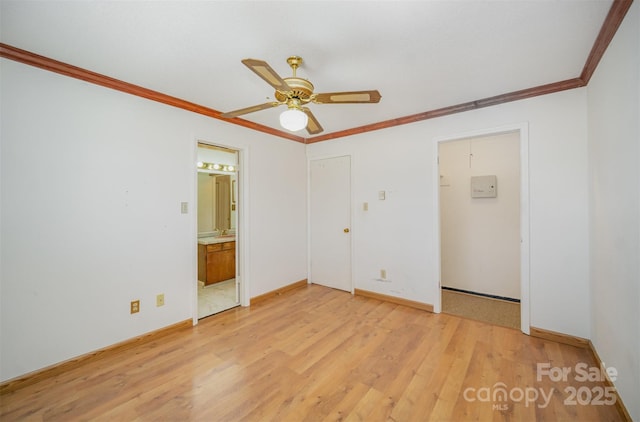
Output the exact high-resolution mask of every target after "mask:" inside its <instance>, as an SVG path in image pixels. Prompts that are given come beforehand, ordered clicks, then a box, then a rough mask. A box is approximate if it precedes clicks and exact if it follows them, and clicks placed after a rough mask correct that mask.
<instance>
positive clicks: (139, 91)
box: [0, 0, 633, 144]
mask: <svg viewBox="0 0 640 422" xmlns="http://www.w3.org/2000/svg"><path fill="white" fill-rule="evenodd" d="M632 3H633V0H614V1H613V3H612V5H611V8H610V9H609V13H608V14H607V17H606V18H605V20H604V23H603V24H602V27H601V29H600V32H599V34H598V37H597V38H596V40H595V43H594V45H593V47H592V49H591V52H590V54H589V56H588V57H587V60H586V63H585V65H584V68H583V69H582V73H581V74H580V76H579V77H577V78H573V79H567V80H565V81H560V82H554V83H550V84H546V85H540V86H536V87H533V88H528V89H523V90H520V91H514V92H509V93H506V94H501V95H496V96H494V97H488V98H483V99H480V100H476V101H470V102H467V103H462V104H458V105H453V106H448V107H444V108H439V109H436V110H429V111H425V112H422V113H417V114H412V115H409V116H404V117H398V118H395V119H390V120H384V121H381V122H377V123H372V124H368V125H364V126H358V127H354V128H351V129H346V130H341V131H337V132H331V133H327V134H323V135H318V136H313V137H310V138H304V137H301V136H297V135H293V134H291V133H288V132H285V131H282V130H278V129H274V128H272V127H269V126H265V125H261V124H259V123H254V122H250V121H248V120H245V119H241V118H239V117H235V118H232V119H225V118H223V117H221V114H222V112H220V111H218V110H214V109H212V108H209V107H205V106H201V105H198V104H195V103H192V102H189V101H186V100H182V99H180V98H176V97H172V96H170V95H167V94H163V93H161V92H157V91H153V90H150V89H147V88H144V87H141V86H138V85H134V84H130V83H128V82H124V81H120V80H118V79H114V78H111V77H109V76H105V75H102V74H99V73H96V72H92V71H90V70H86V69H82V68H80V67H77V66H73V65H70V64H67V63H63V62H60V61H57V60H53V59H50V58H47V57H44V56H40V55H38V54H35V53H31V52H29V51H25V50H21V49H19V48H16V47H12V46H10V45H7V44H3V43H0V57H4V58H6V59H10V60H15V61H18V62H21V63H25V64H28V65H30V66H35V67H38V68H41V69H45V70H48V71H51V72H55V73H59V74H61V75H65V76H69V77H71V78H76V79H80V80H83V81H86V82H90V83H93V84H96V85H100V86H104V87H107V88H111V89H115V90H118V91H122V92H126V93H128V94H131V95H136V96H138V97H142V98H146V99H149V100H152V101H157V102H160V103H163V104H167V105H170V106H173V107H177V108H181V109H183V110H187V111H191V112H194V113H198V114H202V115H205V116H208V117H212V118H214V119H218V120H222V121H225V122H228V123H233V124H236V125H239V126H242V127H245V128H247V129H252V130H256V131H259V132H263V133H268V134H270V135H274V136H278V137H280V138H285V139H289V140H292V141H295V142H300V143H305V144H312V143H316V142H322V141H328V140H331V139H338V138H343V137H345V136H351V135H356V134H360V133H365V132H371V131H375V130H381V129H387V128H390V127H394V126H400V125H406V124H410V123H415V122H419V121H422V120H428V119H434V118H436V117H443V116H448V115H450V114H455V113H462V112H464V111H470V110H476V109H479V108H483V107H489V106H494V105H498V104H503V103H507V102H511V101H518V100H522V99H525V98H531V97H536V96H540V95H547V94H552V93H554V92H560V91H564V90H568V89H574V88H580V87H584V86H586V85H587V84H588V83H589V80H590V79H591V76H592V75H593V73H594V71H595V69H596V67H597V66H598V63H600V60H601V59H602V56H603V55H604V53H605V51H606V49H607V47H608V46H609V43H610V42H611V40H612V39H613V37H614V35H615V33H616V32H617V30H618V28H619V27H620V24H621V23H622V21H623V20H624V17H625V16H626V14H627V12H628V11H629V8H630V7H631V4H632Z"/></svg>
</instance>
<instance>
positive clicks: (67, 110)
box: [0, 59, 307, 380]
mask: <svg viewBox="0 0 640 422" xmlns="http://www.w3.org/2000/svg"><path fill="white" fill-rule="evenodd" d="M0 66H1V67H0V70H1V74H2V77H1V85H0V89H1V93H2V96H1V98H0V106H1V115H2V128H1V142H2V143H1V151H2V155H1V160H2V161H1V166H0V172H1V173H0V174H1V210H0V212H1V223H0V224H1V225H0V231H1V237H0V239H1V248H0V250H1V262H0V264H1V265H0V266H1V273H0V274H1V279H0V289H1V293H2V297H1V302H0V312H1V314H0V317H1V322H0V323H1V326H0V333H1V338H0V344H1V346H0V347H1V349H0V380H7V379H11V378H13V377H16V376H19V375H22V374H25V373H28V372H31V371H34V370H37V369H39V368H42V367H45V366H48V365H51V364H55V363H58V362H60V361H63V360H66V359H70V358H72V357H75V356H78V355H82V354H84V353H87V352H90V351H93V350H96V349H99V348H102V347H105V346H109V345H111V344H114V343H116V342H119V341H123V340H125V339H129V338H132V337H135V336H137V335H140V334H143V333H146V332H149V331H152V330H156V329H159V328H162V327H165V326H168V325H171V324H173V323H176V322H180V321H184V320H186V319H191V318H192V317H193V315H194V314H195V309H194V308H195V294H196V278H197V272H196V263H197V259H196V230H197V224H196V213H195V212H194V211H195V207H194V206H193V205H194V203H195V197H196V179H197V177H196V169H195V163H196V140H203V141H207V142H211V143H218V144H222V145H230V146H233V147H235V148H238V149H242V150H243V151H244V153H245V159H246V162H245V163H241V165H242V166H243V171H244V172H245V173H243V175H244V176H245V177H248V188H247V189H246V190H245V192H244V195H245V196H244V203H245V204H246V205H248V209H247V210H246V216H245V217H246V222H247V224H246V227H245V228H246V229H247V233H246V235H247V241H246V242H245V244H246V255H247V258H248V261H247V262H248V264H249V265H248V267H246V270H247V271H246V274H243V276H244V279H245V280H246V281H247V284H248V289H249V295H250V296H256V295H259V294H262V293H265V292H267V291H271V290H273V289H276V288H278V287H281V286H284V285H287V284H290V283H293V282H295V281H298V280H301V279H304V278H306V259H307V257H306V244H307V243H306V233H307V230H306V227H307V226H306V159H305V147H304V145H302V144H299V143H295V142H291V141H289V140H283V139H279V138H276V137H272V136H269V135H266V134H262V133H258V132H254V131H250V130H247V129H244V128H240V127H236V126H234V125H229V124H225V123H222V122H219V121H216V120H214V119H210V118H207V117H205V116H200V115H197V114H194V113H190V112H187V111H184V110H180V109H176V108H173V107H169V106H166V105H163V104H159V103H154V102H151V101H148V100H144V99H141V98H138V97H134V96H131V95H127V94H124V93H120V92H117V91H113V90H108V89H106V88H102V87H99V86H96V85H91V84H88V83H85V82H82V81H78V80H75V79H71V78H67V77H63V76H60V75H56V74H53V73H50V72H46V71H44V70H40V69H36V68H33V67H29V66H26V65H22V64H19V63H17V62H13V61H9V60H5V59H2V60H1V61H0ZM183 201H186V202H189V203H190V205H191V207H190V209H191V212H190V213H189V214H181V213H180V203H181V202H183ZM158 293H164V294H165V301H166V305H165V306H164V307H160V308H156V307H155V306H154V303H155V295H156V294H158ZM134 299H140V300H141V312H140V313H138V314H135V315H130V314H129V302H130V301H131V300H134Z"/></svg>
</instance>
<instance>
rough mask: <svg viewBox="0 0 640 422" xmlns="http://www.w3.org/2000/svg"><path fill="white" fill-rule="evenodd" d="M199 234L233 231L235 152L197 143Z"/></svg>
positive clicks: (235, 178)
mask: <svg viewBox="0 0 640 422" xmlns="http://www.w3.org/2000/svg"><path fill="white" fill-rule="evenodd" d="M197 166H198V233H210V232H213V231H216V230H217V229H219V230H231V231H233V230H235V229H236V221H237V211H236V194H237V192H236V185H237V184H236V181H237V174H236V172H237V152H236V151H232V150H227V149H225V148H220V147H213V146H209V145H204V144H198V164H197Z"/></svg>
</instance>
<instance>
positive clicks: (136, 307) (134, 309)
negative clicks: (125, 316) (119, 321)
mask: <svg viewBox="0 0 640 422" xmlns="http://www.w3.org/2000/svg"><path fill="white" fill-rule="evenodd" d="M138 312H140V301H139V300H132V301H131V313H132V314H137V313H138Z"/></svg>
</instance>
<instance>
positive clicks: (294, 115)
mask: <svg viewBox="0 0 640 422" xmlns="http://www.w3.org/2000/svg"><path fill="white" fill-rule="evenodd" d="M308 120H309V119H308V117H307V115H306V114H305V113H304V112H303V111H300V110H297V109H295V108H290V109H288V110H285V111H283V112H282V114H280V125H281V126H282V127H283V128H285V129H287V130H290V131H292V132H297V131H299V130H302V129H304V128H305V127H307V123H308Z"/></svg>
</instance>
